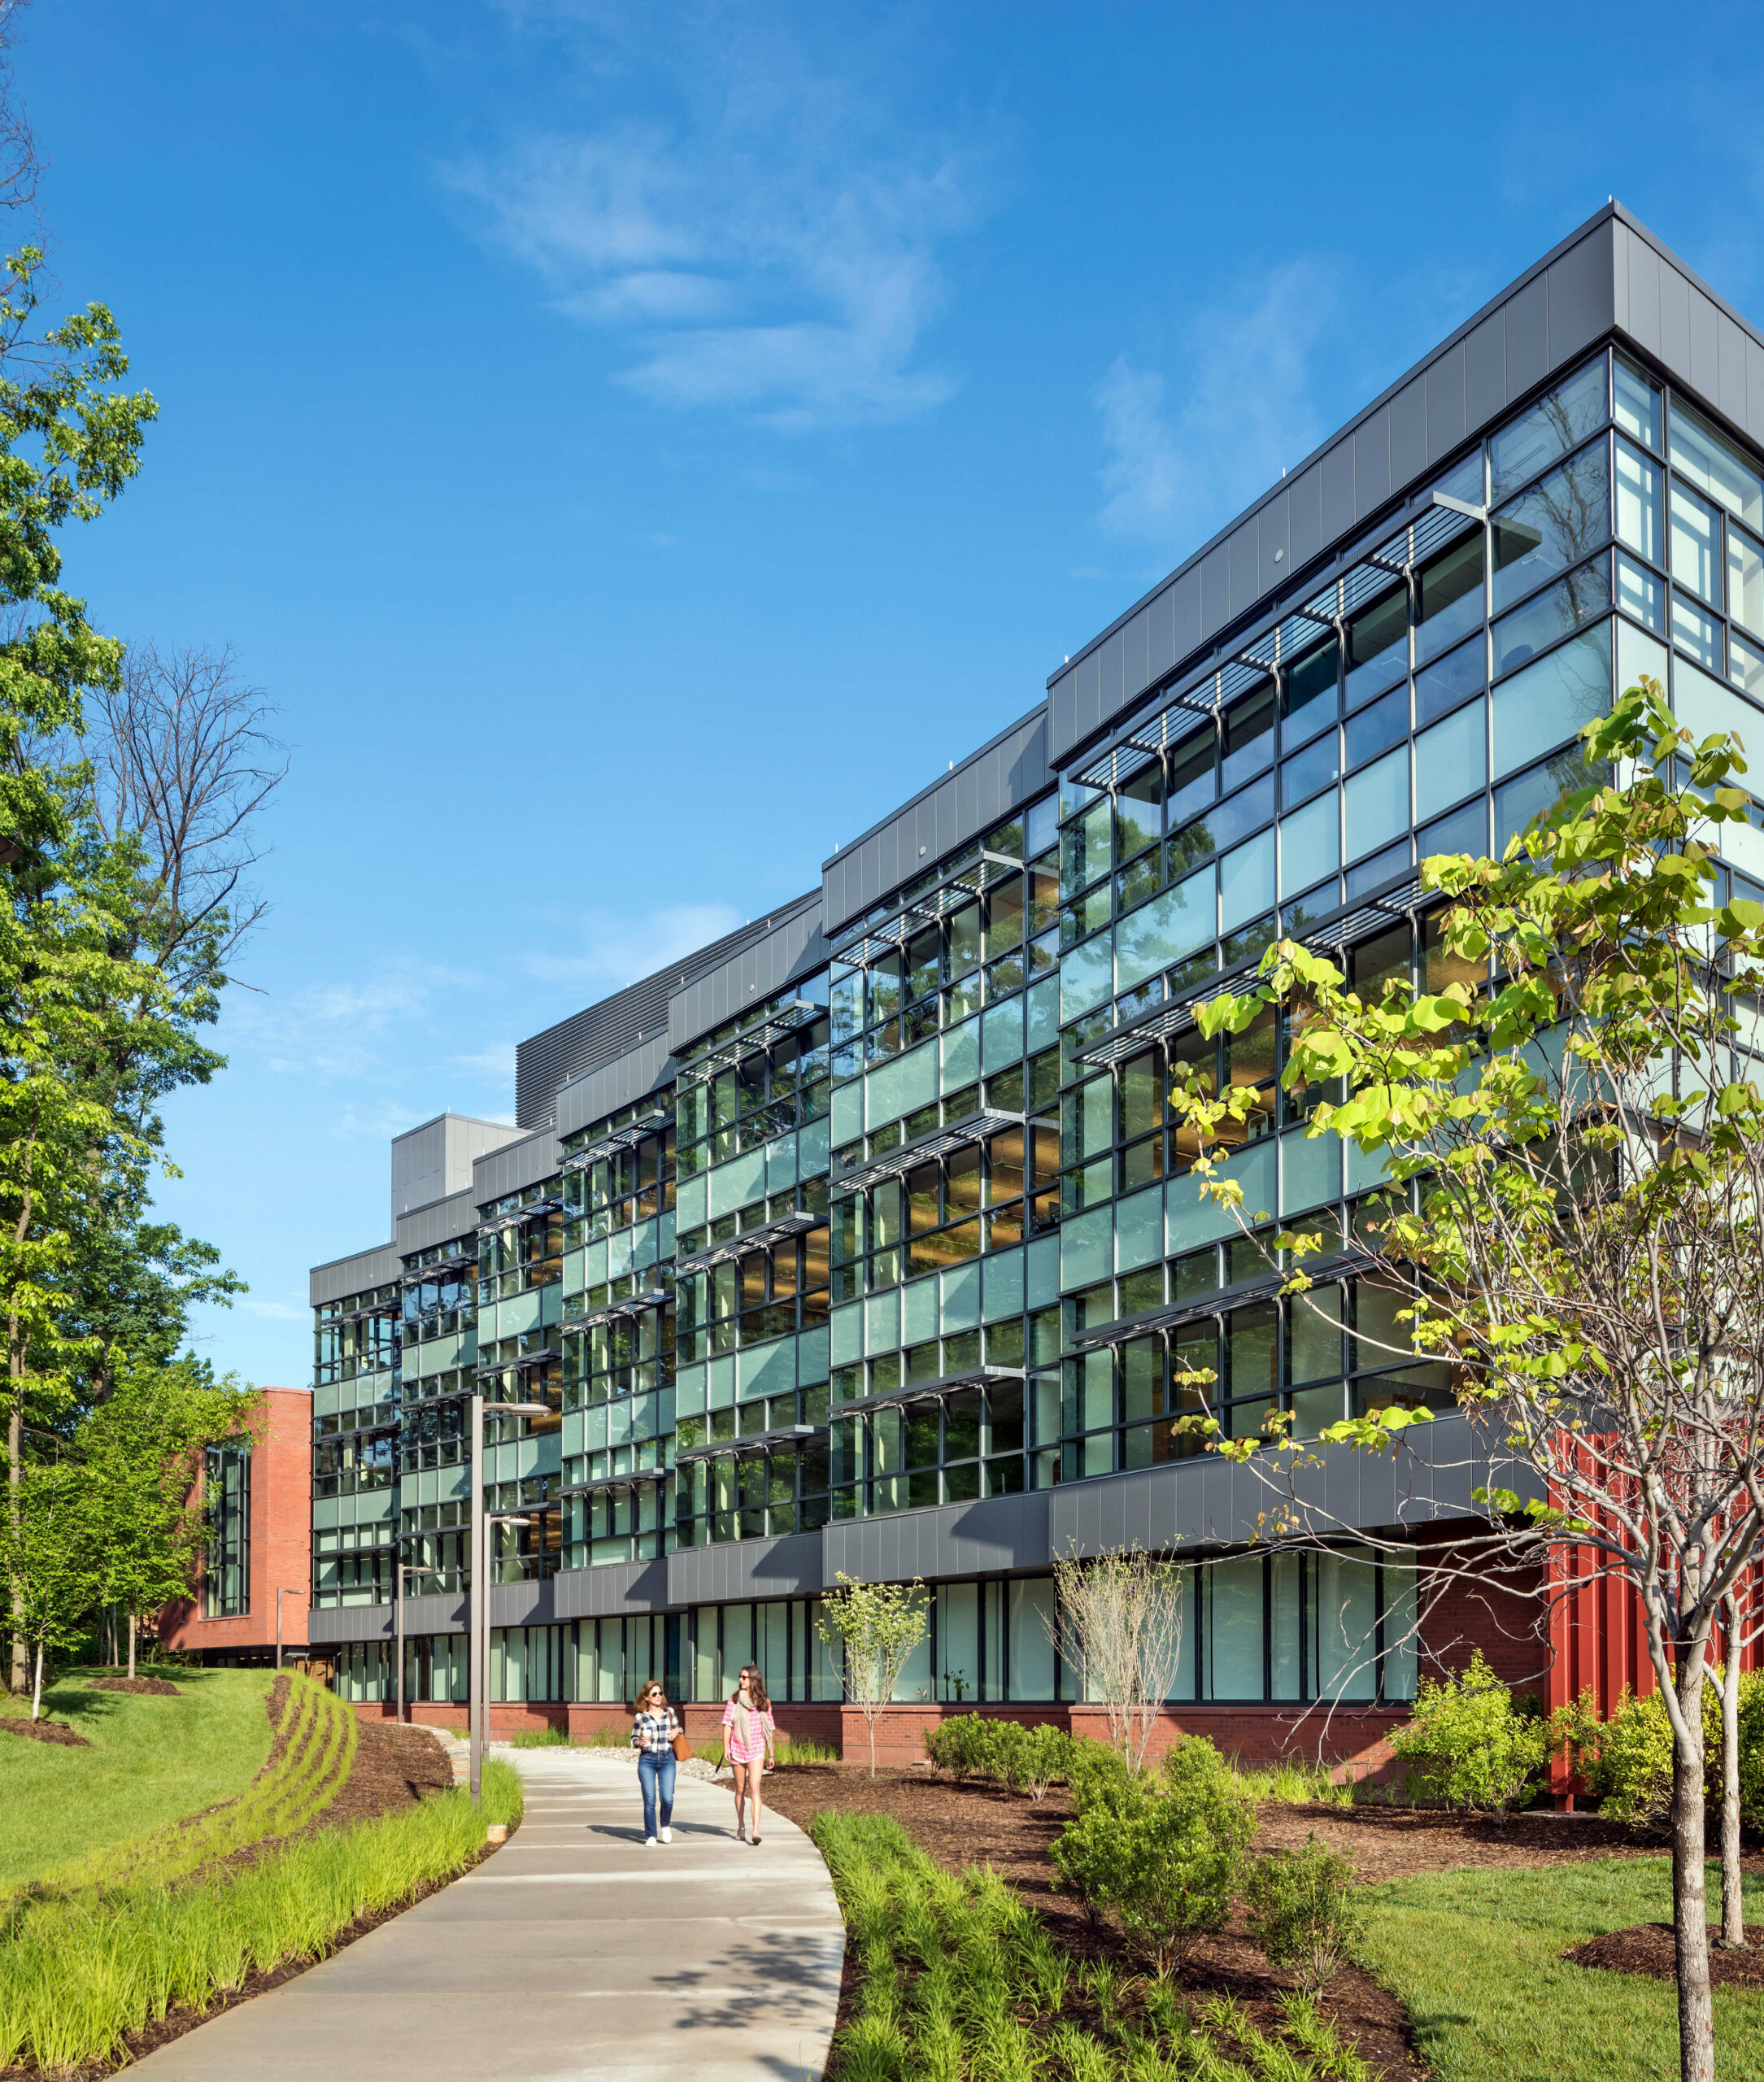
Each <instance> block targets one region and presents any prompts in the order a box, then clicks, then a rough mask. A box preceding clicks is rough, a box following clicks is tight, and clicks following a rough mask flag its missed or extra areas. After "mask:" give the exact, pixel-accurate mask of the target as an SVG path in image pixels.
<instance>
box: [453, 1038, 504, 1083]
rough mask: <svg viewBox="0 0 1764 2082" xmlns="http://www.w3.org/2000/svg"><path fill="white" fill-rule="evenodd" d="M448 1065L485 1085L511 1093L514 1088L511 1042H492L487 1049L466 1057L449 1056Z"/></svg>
mask: <svg viewBox="0 0 1764 2082" xmlns="http://www.w3.org/2000/svg"><path fill="white" fill-rule="evenodd" d="M447 1061H449V1063H450V1064H455V1065H458V1067H459V1068H460V1069H463V1070H469V1071H471V1072H472V1074H473V1076H475V1077H478V1078H482V1079H483V1081H484V1082H485V1083H486V1085H494V1086H496V1087H500V1088H502V1089H503V1090H506V1091H510V1092H512V1091H513V1090H514V1088H515V1044H514V1043H513V1042H512V1041H493V1042H492V1043H490V1046H489V1047H488V1048H480V1049H478V1050H477V1051H476V1052H474V1053H473V1054H471V1055H468V1056H449V1057H448V1058H447Z"/></svg>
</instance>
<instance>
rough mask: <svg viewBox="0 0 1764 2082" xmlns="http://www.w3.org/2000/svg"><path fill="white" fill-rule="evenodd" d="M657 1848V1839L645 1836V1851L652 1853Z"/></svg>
mask: <svg viewBox="0 0 1764 2082" xmlns="http://www.w3.org/2000/svg"><path fill="white" fill-rule="evenodd" d="M655 1848H656V1839H655V1838H654V1837H653V1836H645V1837H644V1839H643V1849H645V1850H646V1851H652V1850H654V1849H655Z"/></svg>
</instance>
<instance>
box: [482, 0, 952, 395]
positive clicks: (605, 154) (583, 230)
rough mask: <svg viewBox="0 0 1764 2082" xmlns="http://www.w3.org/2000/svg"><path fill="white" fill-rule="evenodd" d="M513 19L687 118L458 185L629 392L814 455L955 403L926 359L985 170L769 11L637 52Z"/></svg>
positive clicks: (626, 37)
mask: <svg viewBox="0 0 1764 2082" xmlns="http://www.w3.org/2000/svg"><path fill="white" fill-rule="evenodd" d="M510 19H511V20H512V22H513V23H514V24H515V25H516V28H520V29H525V30H527V31H529V33H544V34H547V35H550V36H551V37H556V38H560V39H562V40H564V42H565V43H566V44H567V45H568V46H570V47H572V48H573V50H574V51H575V52H576V53H577V55H578V56H582V55H586V56H587V57H590V58H592V59H595V60H597V61H599V62H600V63H603V64H605V65H607V66H610V67H611V68H612V69H613V71H615V72H616V74H617V76H618V77H619V79H620V81H621V87H623V89H625V94H624V98H625V99H626V100H627V102H630V101H633V100H640V101H653V102H667V103H669V104H671V106H669V108H668V112H667V113H666V115H663V116H656V117H651V118H648V119H647V120H641V121H638V120H626V121H624V122H621V123H616V124H604V125H600V126H597V127H595V128H591V129H588V130H585V131H583V132H581V133H575V134H558V133H552V134H548V135H545V136H538V137H527V138H524V139H520V140H518V141H516V142H513V143H512V144H511V145H510V146H508V148H507V150H503V152H501V153H499V154H495V155H489V156H481V157H477V158H470V159H460V160H458V161H456V162H455V163H453V164H451V165H450V166H449V167H447V168H445V169H444V171H443V178H444V179H445V181H446V183H447V185H449V187H450V188H451V189H452V190H453V191H454V193H455V194H457V195H458V196H459V197H460V198H462V200H463V201H464V203H466V205H467V206H468V208H469V210H470V212H471V215H472V217H473V221H474V224H475V225H476V227H477V229H478V232H479V234H480V236H481V237H483V238H484V239H485V240H486V242H488V243H491V244H494V245H497V246H500V247H502V248H503V250H507V251H508V252H510V253H512V254H514V255H516V256H517V257H518V258H519V259H522V260H524V261H525V262H526V263H527V264H528V265H529V266H530V267H531V268H534V270H535V271H536V272H538V274H539V276H540V277H542V280H543V281H545V283H546V285H547V288H548V290H549V291H550V293H551V296H552V297H553V298H554V300H555V303H556V306H557V307H558V308H559V309H560V310H561V311H564V312H566V313H568V315H569V316H572V317H573V318H576V319H578V320H581V322H582V323H584V324H588V325H592V326H595V327H599V328H605V329H614V330H616V332H618V333H620V334H621V337H623V338H624V339H625V342H626V343H627V358H626V359H625V363H624V365H623V367H622V368H620V369H619V371H618V372H617V380H618V381H621V383H622V384H624V385H625V386H626V387H627V388H628V389H629V390H632V391H633V392H634V393H635V394H638V395H639V396H641V397H642V398H644V399H647V400H649V401H650V402H651V403H654V404H656V405H659V406H663V407H674V408H680V409H686V408H692V409H717V410H725V411H733V412H738V413H741V414H743V415H746V416H749V417H751V418H752V419H754V420H758V421H760V423H762V424H764V425H769V426H772V427H774V428H777V429H782V430H786V431H790V432H807V431H809V430H812V429H821V428H826V427H837V426H846V425H852V424H856V423H858V422H862V421H876V420H899V419H903V418H907V417H909V416H912V415H914V414H916V413H919V412H924V411H926V410H927V409H929V408H930V407H933V406H934V405H936V404H939V403H941V402H942V401H943V399H945V398H947V396H949V394H951V391H952V389H953V387H954V384H953V380H952V377H950V375H949V374H948V373H947V372H945V371H942V370H939V369H936V368H930V367H926V366H925V365H923V363H922V360H921V348H922V346H923V341H924V335H925V333H926V328H927V326H928V325H929V324H930V321H931V320H932V318H933V317H934V314H935V312H936V311H937V309H938V307H939V304H940V303H941V301H942V297H943V266H942V261H941V255H942V253H943V248H944V247H945V246H947V243H948V242H949V241H950V240H951V239H952V237H955V236H956V235H957V234H958V233H960V232H961V231H963V230H964V229H966V228H967V227H968V226H969V224H972V223H973V221H974V220H975V219H976V217H977V216H978V212H979V210H980V208H981V207H982V202H983V196H982V191H983V189H984V187H985V185H986V182H985V178H984V173H983V167H984V161H985V156H986V155H985V154H984V152H983V151H982V150H978V149H977V148H975V147H974V146H971V145H969V144H965V143H952V142H949V141H947V140H946V139H944V138H942V137H933V136H930V135H926V134H923V133H916V132H915V130H914V128H913V125H912V122H911V120H910V119H909V118H908V117H907V116H905V115H903V114H902V113H901V112H900V111H899V110H898V109H896V108H891V107H888V106H887V105H886V103H887V100H888V97H887V94H886V91H885V90H884V89H882V87H881V86H880V85H878V81H877V77H876V75H875V72H873V70H872V71H871V72H869V73H868V74H867V75H866V77H865V87H864V89H862V90H861V91H860V90H859V89H856V88H853V87H852V86H850V85H847V82H846V81H843V80H842V79H841V78H839V77H838V76H837V74H836V72H834V71H833V70H830V68H825V67H823V68H816V67H814V66H812V65H811V64H810V63H808V61H807V59H805V58H804V54H803V53H802V51H801V50H800V49H799V46H797V44H796V43H795V41H794V40H793V39H792V37H791V35H790V34H789V33H788V32H787V31H786V29H785V28H783V27H782V25H780V24H778V23H777V22H775V21H770V20H767V19H766V18H765V17H764V15H762V14H760V12H758V11H752V12H747V13H743V14H740V15H722V14H719V15H714V16H711V15H707V14H706V13H704V12H701V11H687V13H686V15H684V16H682V17H681V18H679V19H677V20H673V21H671V22H670V21H669V19H668V18H667V17H665V16H659V15H651V16H648V17H647V18H646V19H647V22H648V24H649V25H650V27H651V29H652V31H653V46H652V47H651V48H650V49H648V50H645V51H642V52H639V51H638V50H636V49H635V48H634V41H635V40H634V37H632V35H631V34H630V33H629V30H628V28H624V27H623V25H621V28H609V25H608V21H607V20H606V18H605V16H604V15H603V12H602V11H599V10H594V9H581V10H577V9H560V8H545V9H539V10H521V11H514V10H511V11H510ZM621 31H622V33H621ZM687 45H689V46H690V48H686V47H685V46H687ZM613 46H616V48H613ZM609 51H610V54H608V53H609ZM851 69H852V71H853V72H854V73H856V72H859V71H860V70H862V69H863V68H859V67H856V66H853V67H852V68H851ZM682 81H684V82H687V83H689V84H688V85H686V86H684V87H682ZM601 84H602V86H603V85H604V81H602V82H601Z"/></svg>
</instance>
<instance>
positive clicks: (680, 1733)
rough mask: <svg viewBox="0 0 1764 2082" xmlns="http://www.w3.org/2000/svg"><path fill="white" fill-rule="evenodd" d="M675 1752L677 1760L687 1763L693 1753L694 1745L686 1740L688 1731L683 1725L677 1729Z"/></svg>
mask: <svg viewBox="0 0 1764 2082" xmlns="http://www.w3.org/2000/svg"><path fill="white" fill-rule="evenodd" d="M673 1754H674V1761H675V1762H676V1763H679V1764H683V1763H685V1762H686V1759H687V1758H689V1757H690V1755H691V1754H692V1745H691V1744H690V1742H688V1741H687V1740H686V1730H685V1729H684V1728H683V1727H682V1728H680V1729H677V1730H676V1731H675V1734H674V1738H673Z"/></svg>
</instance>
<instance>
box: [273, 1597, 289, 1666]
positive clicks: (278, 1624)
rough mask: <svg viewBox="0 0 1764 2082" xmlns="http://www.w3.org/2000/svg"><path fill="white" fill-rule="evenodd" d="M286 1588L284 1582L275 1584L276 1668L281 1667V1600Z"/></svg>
mask: <svg viewBox="0 0 1764 2082" xmlns="http://www.w3.org/2000/svg"><path fill="white" fill-rule="evenodd" d="M286 1588H287V1585H286V1584H285V1583H278V1584H277V1586H276V1667H277V1670H280V1669H281V1600H282V1593H283V1592H284V1591H285V1590H286Z"/></svg>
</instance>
